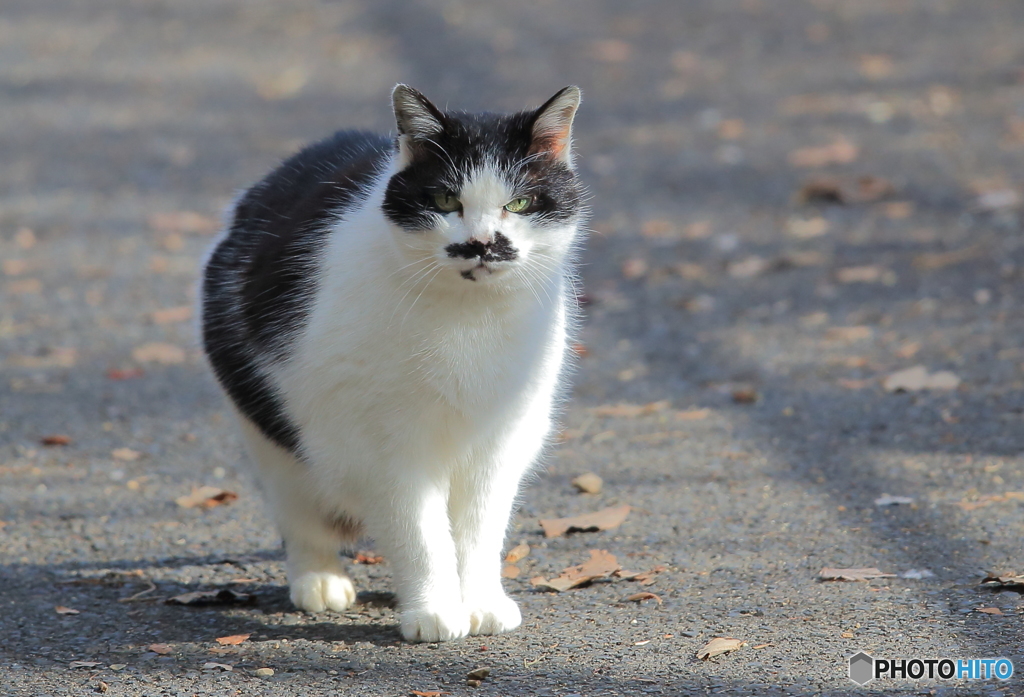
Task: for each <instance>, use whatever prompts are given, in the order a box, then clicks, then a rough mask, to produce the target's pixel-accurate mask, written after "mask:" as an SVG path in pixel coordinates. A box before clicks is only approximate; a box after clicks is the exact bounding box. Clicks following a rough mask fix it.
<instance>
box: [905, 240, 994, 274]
mask: <svg viewBox="0 0 1024 697" xmlns="http://www.w3.org/2000/svg"><path fill="white" fill-rule="evenodd" d="M984 251H985V249H984V247H982V245H980V244H972V245H971V246H970V247H964V248H962V249H954V250H953V251H951V252H926V253H925V254H918V255H917V256H916V257H914V260H913V262H911V263H912V264H913V266H914V268H915V269H919V270H921V271H936V270H938V269H944V268H946V267H947V266H954V265H956V264H962V263H964V262H965V261H970V260H971V259H974V258H976V257H979V256H981V255H982V254H983V253H984Z"/></svg>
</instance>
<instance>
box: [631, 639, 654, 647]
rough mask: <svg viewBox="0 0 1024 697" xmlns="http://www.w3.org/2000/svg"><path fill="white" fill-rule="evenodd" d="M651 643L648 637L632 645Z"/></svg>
mask: <svg viewBox="0 0 1024 697" xmlns="http://www.w3.org/2000/svg"><path fill="white" fill-rule="evenodd" d="M650 643H651V640H650V639H644V640H643V641H637V642H634V643H633V646H647V645H648V644H650Z"/></svg>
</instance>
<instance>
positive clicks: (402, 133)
mask: <svg viewBox="0 0 1024 697" xmlns="http://www.w3.org/2000/svg"><path fill="white" fill-rule="evenodd" d="M391 103H392V104H393V105H394V109H395V121H396V122H397V124H398V149H399V154H400V156H401V159H402V162H403V164H408V163H409V162H410V161H411V160H412V156H413V152H414V151H415V149H416V147H417V146H418V145H419V144H420V143H424V142H428V141H430V140H432V139H433V138H434V137H435V136H436V135H437V134H438V133H440V132H441V131H443V130H444V114H442V113H441V111H440V110H439V109H438V108H437V107H436V106H434V105H433V104H431V103H430V100H429V99H427V98H426V97H424V96H423V95H422V94H420V92H419V91H418V90H414V89H413V88H412V87H409V86H408V85H401V84H400V85H397V86H396V87H395V89H394V91H393V92H392V93H391Z"/></svg>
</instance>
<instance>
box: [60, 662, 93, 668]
mask: <svg viewBox="0 0 1024 697" xmlns="http://www.w3.org/2000/svg"><path fill="white" fill-rule="evenodd" d="M98 665H100V664H99V662H98V661H71V663H68V668H95V667H96V666H98Z"/></svg>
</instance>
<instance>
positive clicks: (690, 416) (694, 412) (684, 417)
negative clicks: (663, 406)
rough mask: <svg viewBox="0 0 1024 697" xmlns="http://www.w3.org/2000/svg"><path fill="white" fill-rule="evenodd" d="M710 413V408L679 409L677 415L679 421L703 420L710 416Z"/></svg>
mask: <svg viewBox="0 0 1024 697" xmlns="http://www.w3.org/2000/svg"><path fill="white" fill-rule="evenodd" d="M710 414H711V410H710V409H687V410H685V411H677V412H676V415H675V416H676V419H678V420H679V421H701V420H703V419H706V418H708V416H709V415H710Z"/></svg>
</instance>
